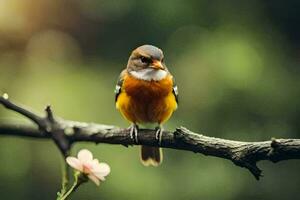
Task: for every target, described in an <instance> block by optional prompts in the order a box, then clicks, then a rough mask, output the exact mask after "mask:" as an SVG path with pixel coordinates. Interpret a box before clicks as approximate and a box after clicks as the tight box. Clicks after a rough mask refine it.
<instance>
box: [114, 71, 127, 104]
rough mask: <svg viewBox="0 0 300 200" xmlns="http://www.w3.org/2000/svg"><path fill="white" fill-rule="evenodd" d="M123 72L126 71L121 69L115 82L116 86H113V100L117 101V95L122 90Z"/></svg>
mask: <svg viewBox="0 0 300 200" xmlns="http://www.w3.org/2000/svg"><path fill="white" fill-rule="evenodd" d="M125 73H126V71H125V70H123V71H122V72H121V74H120V76H119V78H118V81H117V84H116V87H115V102H117V100H118V97H119V95H120V93H121V91H122V85H123V82H124V76H125Z"/></svg>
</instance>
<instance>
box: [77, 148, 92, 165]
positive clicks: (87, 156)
mask: <svg viewBox="0 0 300 200" xmlns="http://www.w3.org/2000/svg"><path fill="white" fill-rule="evenodd" d="M77 157H78V159H79V160H80V161H81V162H82V163H85V162H90V161H92V160H93V154H92V153H91V152H90V151H89V150H87V149H82V150H80V151H79V152H78V154H77Z"/></svg>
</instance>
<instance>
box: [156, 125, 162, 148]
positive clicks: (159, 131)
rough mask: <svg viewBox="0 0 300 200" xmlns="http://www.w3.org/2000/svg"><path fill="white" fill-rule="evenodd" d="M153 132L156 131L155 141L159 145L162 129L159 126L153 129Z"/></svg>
mask: <svg viewBox="0 0 300 200" xmlns="http://www.w3.org/2000/svg"><path fill="white" fill-rule="evenodd" d="M155 130H156V132H155V139H156V140H157V141H158V144H159V145H161V141H162V133H163V131H164V129H163V128H162V127H161V126H158V127H156V128H155Z"/></svg>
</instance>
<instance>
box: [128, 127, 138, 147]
mask: <svg viewBox="0 0 300 200" xmlns="http://www.w3.org/2000/svg"><path fill="white" fill-rule="evenodd" d="M129 128H130V139H132V141H133V143H135V144H138V129H139V127H138V126H137V125H136V124H132V125H131V126H130V127H129Z"/></svg>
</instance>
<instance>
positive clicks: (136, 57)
mask: <svg viewBox="0 0 300 200" xmlns="http://www.w3.org/2000/svg"><path fill="white" fill-rule="evenodd" d="M115 104H116V108H117V109H118V110H119V111H120V112H121V114H122V115H123V117H124V118H125V119H126V120H128V121H129V122H130V123H131V126H130V127H129V128H130V138H131V139H132V140H133V141H134V143H136V144H138V136H137V135H138V130H139V126H140V125H145V124H146V125H147V124H150V125H155V130H156V132H155V138H156V140H157V141H158V143H159V144H161V140H162V133H163V126H162V125H163V124H164V123H165V122H166V121H168V119H169V118H170V117H171V115H172V114H173V112H174V111H175V110H176V109H177V106H178V88H177V85H176V83H175V79H174V77H173V75H172V74H171V73H170V72H169V70H168V68H167V67H166V65H165V62H164V54H163V51H162V50H161V49H159V48H158V47H156V46H153V45H148V44H145V45H142V46H139V47H137V48H136V49H134V50H133V51H132V53H131V55H130V57H129V59H128V63H127V67H126V68H125V69H124V70H123V71H122V72H121V74H120V76H119V78H118V81H117V84H116V87H115ZM140 158H141V162H142V164H144V165H145V166H158V165H159V164H161V163H162V160H163V154H162V150H161V148H158V147H151V146H145V145H142V146H141V154H140Z"/></svg>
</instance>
